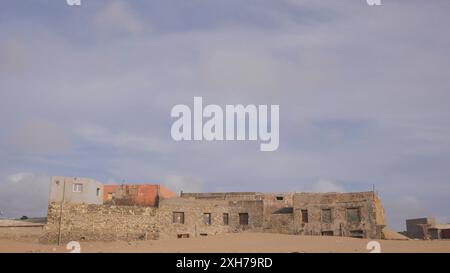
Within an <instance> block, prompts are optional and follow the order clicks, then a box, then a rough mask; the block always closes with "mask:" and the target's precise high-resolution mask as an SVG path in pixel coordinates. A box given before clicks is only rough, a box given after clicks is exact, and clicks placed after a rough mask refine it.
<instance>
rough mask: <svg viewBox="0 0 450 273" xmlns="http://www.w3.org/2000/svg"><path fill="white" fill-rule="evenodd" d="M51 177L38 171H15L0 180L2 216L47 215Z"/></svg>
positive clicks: (0, 208) (0, 209)
mask: <svg viewBox="0 0 450 273" xmlns="http://www.w3.org/2000/svg"><path fill="white" fill-rule="evenodd" d="M49 185H50V177H49V176H48V175H45V174H37V173H28V172H22V173H14V174H11V175H9V176H8V177H7V178H4V179H2V181H1V182H0V211H2V214H3V215H2V216H3V217H7V218H16V217H21V216H23V215H26V216H28V217H45V216H46V214H47V204H48V196H49Z"/></svg>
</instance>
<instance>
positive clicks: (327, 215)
mask: <svg viewBox="0 0 450 273" xmlns="http://www.w3.org/2000/svg"><path fill="white" fill-rule="evenodd" d="M331 221H332V219H331V209H322V223H331Z"/></svg>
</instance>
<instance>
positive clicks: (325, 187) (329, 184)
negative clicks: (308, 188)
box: [313, 180, 345, 192]
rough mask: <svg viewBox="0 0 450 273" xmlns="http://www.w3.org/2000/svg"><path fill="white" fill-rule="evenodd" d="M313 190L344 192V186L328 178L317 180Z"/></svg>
mask: <svg viewBox="0 0 450 273" xmlns="http://www.w3.org/2000/svg"><path fill="white" fill-rule="evenodd" d="M313 191H314V192H345V190H344V188H343V187H341V186H339V185H338V184H337V183H336V182H333V181H330V180H319V181H317V182H316V183H315V184H314V187H313Z"/></svg>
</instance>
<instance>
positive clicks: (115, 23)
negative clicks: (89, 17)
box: [94, 0, 143, 34]
mask: <svg viewBox="0 0 450 273" xmlns="http://www.w3.org/2000/svg"><path fill="white" fill-rule="evenodd" d="M94 25H95V26H96V27H97V28H98V29H99V30H100V31H102V32H112V33H120V32H125V33H128V34H138V33H139V32H141V31H142V28H143V26H142V24H141V22H140V20H139V18H138V16H137V15H136V14H135V12H134V11H133V10H132V8H131V7H130V6H129V5H128V4H127V3H126V2H125V1H117V0H114V1H111V2H110V3H108V6H107V7H106V8H104V9H103V10H101V11H100V12H99V13H98V14H97V15H96V17H95V19H94Z"/></svg>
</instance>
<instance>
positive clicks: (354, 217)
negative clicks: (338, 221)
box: [347, 208, 361, 224]
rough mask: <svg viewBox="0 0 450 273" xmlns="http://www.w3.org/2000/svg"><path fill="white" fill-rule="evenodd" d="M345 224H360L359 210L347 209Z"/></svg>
mask: <svg viewBox="0 0 450 273" xmlns="http://www.w3.org/2000/svg"><path fill="white" fill-rule="evenodd" d="M347 222H349V223H355V224H356V223H360V222H361V213H360V210H359V208H348V209H347Z"/></svg>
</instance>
